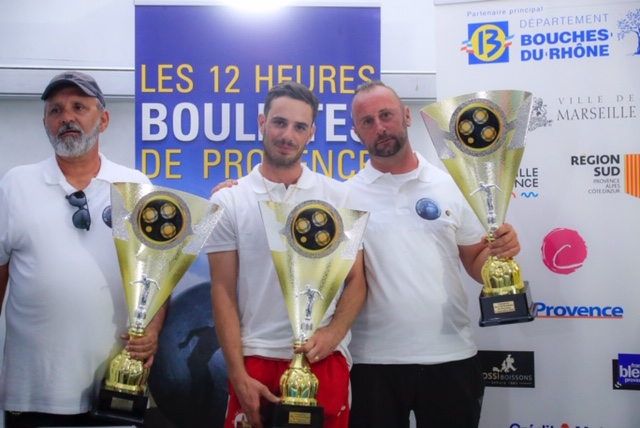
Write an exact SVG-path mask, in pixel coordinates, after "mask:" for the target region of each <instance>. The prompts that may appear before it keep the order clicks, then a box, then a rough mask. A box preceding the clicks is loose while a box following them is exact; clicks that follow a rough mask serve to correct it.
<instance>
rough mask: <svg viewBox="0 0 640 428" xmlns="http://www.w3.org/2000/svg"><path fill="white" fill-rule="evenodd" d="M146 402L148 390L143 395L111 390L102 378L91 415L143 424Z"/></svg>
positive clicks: (109, 419)
mask: <svg viewBox="0 0 640 428" xmlns="http://www.w3.org/2000/svg"><path fill="white" fill-rule="evenodd" d="M148 403H149V392H148V391H147V392H146V393H145V394H144V395H135V394H129V393H126V392H118V391H112V390H110V389H107V388H106V387H105V382H104V380H103V381H102V386H101V388H100V393H99V394H98V399H97V400H96V401H95V403H94V404H93V409H91V416H92V417H93V418H94V419H97V420H103V421H110V422H122V423H123V424H144V416H145V413H146V411H147V407H148Z"/></svg>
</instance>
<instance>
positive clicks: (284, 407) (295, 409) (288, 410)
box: [271, 403, 324, 428]
mask: <svg viewBox="0 0 640 428" xmlns="http://www.w3.org/2000/svg"><path fill="white" fill-rule="evenodd" d="M323 423H324V409H323V408H322V407H316V406H295V405H291V404H281V403H278V404H276V405H275V411H274V412H273V422H272V424H271V427H272V428H300V427H304V428H322V425H323Z"/></svg>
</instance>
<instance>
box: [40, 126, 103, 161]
mask: <svg viewBox="0 0 640 428" xmlns="http://www.w3.org/2000/svg"><path fill="white" fill-rule="evenodd" d="M100 125H101V120H100V119H98V123H97V124H96V126H95V128H93V130H91V132H89V133H88V134H85V133H84V132H83V131H82V129H81V128H80V127H79V126H78V125H76V124H74V123H68V124H66V125H62V126H61V127H60V129H58V133H57V134H56V135H52V134H50V133H49V130H48V129H47V136H48V137H49V142H50V143H51V146H52V147H53V150H54V151H55V152H56V154H57V155H58V156H61V157H65V158H75V157H78V156H82V155H84V154H85V153H87V152H88V151H89V150H91V149H92V148H93V146H95V145H96V143H97V142H98V136H99V135H100ZM67 131H77V132H79V133H80V135H79V136H75V135H67V136H64V137H61V136H60V135H62V134H63V133H65V132H67Z"/></svg>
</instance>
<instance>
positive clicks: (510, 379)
mask: <svg viewBox="0 0 640 428" xmlns="http://www.w3.org/2000/svg"><path fill="white" fill-rule="evenodd" d="M478 357H479V359H480V361H481V364H482V376H483V378H484V382H485V386H487V387H499V388H535V377H536V376H535V359H534V353H533V352H530V351H478ZM611 380H612V388H613V389H614V390H619V391H621V390H634V391H640V355H639V354H618V358H617V359H614V360H612V361H611ZM590 427H592V428H596V427H595V426H590V425H588V424H571V423H569V422H561V423H555V424H545V423H543V424H540V423H523V422H512V423H511V424H510V425H509V428H590ZM597 428H604V427H601V426H598V427H597Z"/></svg>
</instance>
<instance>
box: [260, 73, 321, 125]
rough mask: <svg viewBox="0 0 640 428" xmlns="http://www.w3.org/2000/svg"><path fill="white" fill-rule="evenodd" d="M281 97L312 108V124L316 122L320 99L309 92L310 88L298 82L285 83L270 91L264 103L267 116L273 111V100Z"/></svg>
mask: <svg viewBox="0 0 640 428" xmlns="http://www.w3.org/2000/svg"><path fill="white" fill-rule="evenodd" d="M280 97H289V98H293V99H294V100H299V101H302V102H304V103H306V104H309V105H310V106H311V110H312V115H313V117H312V119H311V123H314V122H315V121H316V117H317V116H318V106H319V102H318V98H317V97H316V96H315V94H314V93H313V92H311V91H310V90H309V88H307V87H306V86H304V85H302V84H300V83H297V82H283V83H279V84H277V85H275V86H273V87H272V88H271V89H269V92H268V93H267V98H266V99H265V101H264V114H265V116H266V115H268V114H269V110H271V103H272V102H273V100H275V99H276V98H280Z"/></svg>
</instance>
